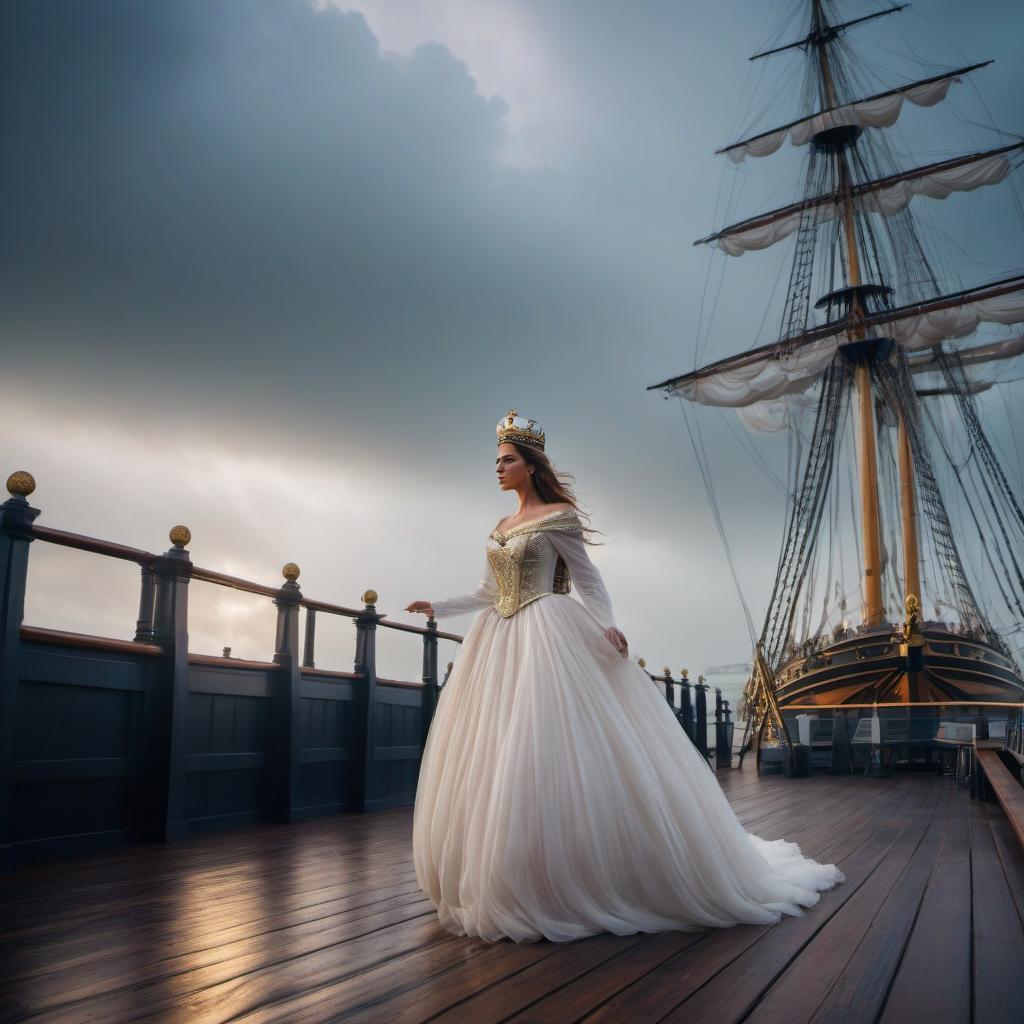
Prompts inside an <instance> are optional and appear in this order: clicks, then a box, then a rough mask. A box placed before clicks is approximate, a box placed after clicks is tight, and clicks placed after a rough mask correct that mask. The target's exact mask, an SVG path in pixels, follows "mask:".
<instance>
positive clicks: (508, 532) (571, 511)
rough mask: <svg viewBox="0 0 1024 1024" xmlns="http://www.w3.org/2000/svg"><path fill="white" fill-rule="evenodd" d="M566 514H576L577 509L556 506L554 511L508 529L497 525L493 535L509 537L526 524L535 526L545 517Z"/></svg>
mask: <svg viewBox="0 0 1024 1024" xmlns="http://www.w3.org/2000/svg"><path fill="white" fill-rule="evenodd" d="M566 515H573V516H574V515H576V510H575V509H572V508H556V509H555V511H554V512H548V513H547V514H546V515H543V516H537V518H536V519H527V520H526V522H524V523H516V525H515V526H510V527H509V528H508V529H507V530H499V529H498V528H497V527H495V528H494V529H493V530H491V535H492V536H493V535H494V534H498V535H499V536H501V537H508V536H509V535H511V534H513V533H515V532H516V530H521V529H523V528H524V527H526V526H534V525H535V524H536V523H540V522H543V521H544V520H545V519H551V518H553V517H554V516H566Z"/></svg>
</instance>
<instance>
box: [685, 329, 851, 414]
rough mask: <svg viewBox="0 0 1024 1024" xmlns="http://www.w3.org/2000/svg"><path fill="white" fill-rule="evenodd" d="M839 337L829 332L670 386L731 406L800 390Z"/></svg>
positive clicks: (710, 402) (704, 402)
mask: <svg viewBox="0 0 1024 1024" xmlns="http://www.w3.org/2000/svg"><path fill="white" fill-rule="evenodd" d="M840 337H842V335H841V334H829V335H827V336H826V337H824V338H818V339H816V340H814V341H811V342H807V343H805V344H803V345H801V346H800V347H798V348H796V349H794V351H792V352H791V353H789V354H787V355H783V356H777V355H776V351H775V350H773V351H771V352H766V353H764V354H763V355H760V356H758V357H756V358H751V359H749V360H746V361H743V362H739V363H737V362H734V363H733V365H728V366H723V367H722V368H721V369H719V370H712V371H710V372H708V373H707V374H698V375H690V376H689V377H688V378H687V379H685V380H682V381H680V382H679V383H678V384H677V385H676V386H675V387H674V388H673V389H672V390H673V392H674V393H675V394H677V395H679V396H680V397H681V398H685V399H686V400H687V401H688V402H697V403H699V404H701V405H719V406H731V407H739V406H745V405H752V404H753V403H754V402H762V401H764V400H766V399H770V398H780V397H781V396H782V395H786V394H789V393H791V392H798V391H804V390H805V389H806V388H808V387H809V386H810V385H811V383H812V382H813V381H814V380H815V379H816V378H817V377H818V375H819V374H821V373H822V372H823V371H824V370H825V369H826V368H827V367H828V365H829V364H830V363H831V362H832V360H833V359H834V358H835V354H836V352H837V351H838V350H839V340H840Z"/></svg>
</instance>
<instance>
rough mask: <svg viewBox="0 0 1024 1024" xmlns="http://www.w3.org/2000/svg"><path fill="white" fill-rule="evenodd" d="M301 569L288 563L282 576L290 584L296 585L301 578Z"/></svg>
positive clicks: (282, 571)
mask: <svg viewBox="0 0 1024 1024" xmlns="http://www.w3.org/2000/svg"><path fill="white" fill-rule="evenodd" d="M299 571H300V570H299V567H298V566H297V565H296V564H295V563H294V562H288V563H287V564H286V565H285V566H284V567H283V568H282V569H281V575H282V576H283V577H284V578H285V579H286V580H287V581H288V582H289V583H294V582H295V581H296V580H297V579H298V578H299Z"/></svg>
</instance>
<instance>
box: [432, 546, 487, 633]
mask: <svg viewBox="0 0 1024 1024" xmlns="http://www.w3.org/2000/svg"><path fill="white" fill-rule="evenodd" d="M497 598H498V581H497V580H496V579H495V578H494V573H493V571H492V570H491V566H490V563H489V562H488V561H487V560H486V559H484V575H483V578H482V579H481V580H480V585H479V586H478V587H477V588H476V590H474V591H473V592H472V593H471V594H462V595H461V596H459V597H449V598H446V599H445V600H443V601H433V602H431V603H432V605H433V608H434V616H435V617H436V618H438V619H440V618H442V617H448V616H451V615H465V614H466V613H467V612H473V611H477V610H478V609H480V608H488V607H493V605H494V602H495V601H496V600H497Z"/></svg>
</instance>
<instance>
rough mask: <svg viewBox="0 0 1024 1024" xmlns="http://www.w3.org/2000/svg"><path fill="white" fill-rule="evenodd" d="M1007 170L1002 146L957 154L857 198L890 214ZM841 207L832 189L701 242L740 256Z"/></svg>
mask: <svg viewBox="0 0 1024 1024" xmlns="http://www.w3.org/2000/svg"><path fill="white" fill-rule="evenodd" d="M1010 148H1011V149H1018V148H1019V147H1010ZM1009 171H1010V160H1009V156H1008V148H1007V147H1003V148H1001V150H1000V151H998V152H994V153H987V154H984V153H982V154H977V155H976V156H973V157H967V158H964V157H957V158H955V159H953V160H945V161H942V162H941V163H938V164H932V165H929V166H928V168H918V169H916V170H913V171H907V172H905V174H902V175H893V176H891V177H889V178H882V179H879V180H878V181H873V182H867V183H865V184H864V185H858V186H856V188H855V190H854V199H855V202H856V203H857V205H858V206H859V207H860V209H862V210H865V211H867V212H870V213H879V214H882V215H883V216H885V217H891V216H893V214H896V213H899V212H900V210H903V209H905V208H906V206H907V204H908V203H909V202H910V200H911V199H913V198H914V196H927V197H928V198H930V199H945V198H946V197H947V196H949V195H951V194H952V193H954V192H972V191H974V189H976V188H982V187H983V186H985V185H996V184H998V183H999V182H1001V181H1002V180H1003V179H1004V178H1005V177H1006V175H1007V174H1008V173H1009ZM842 209H843V208H842V204H841V203H840V202H839V200H838V197H837V196H836V195H835V194H834V193H831V194H829V195H827V196H822V197H821V198H820V199H819V200H817V201H811V202H810V203H795V204H793V206H791V207H783V208H781V209H779V210H774V211H772V212H770V213H766V214H762V215H760V216H759V217H755V218H750V219H748V220H745V221H741V222H740V223H738V224H734V225H733V226H732V227H728V228H725V229H723V230H722V231H720V232H719V233H718V234H716V235H710V236H709V237H708V238H706V239H700V241H701V242H705V243H706V244H708V245H712V246H715V247H717V248H719V249H721V250H722V251H723V252H724V253H726V254H727V255H729V256H742V255H743V253H745V252H751V251H753V250H756V249H766V248H768V246H770V245H774V244H775V243H776V242H780V241H782V239H784V238H787V237H788V236H789V235H791V234H792V233H793V232H794V231H796V230H797V228H798V227H799V226H800V219H801V217H802V216H805V215H806V216H810V217H813V219H814V220H815V221H816V222H817V223H822V222H824V221H829V220H834V219H836V218H838V217H840V216H842Z"/></svg>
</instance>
